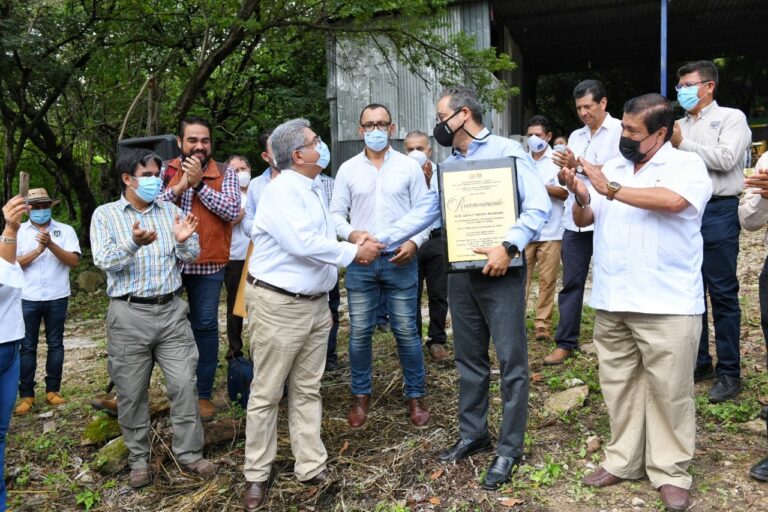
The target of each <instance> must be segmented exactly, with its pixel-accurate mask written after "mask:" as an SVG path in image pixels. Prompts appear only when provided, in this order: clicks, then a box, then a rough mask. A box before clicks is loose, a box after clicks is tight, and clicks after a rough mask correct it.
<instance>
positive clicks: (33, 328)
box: [19, 297, 69, 398]
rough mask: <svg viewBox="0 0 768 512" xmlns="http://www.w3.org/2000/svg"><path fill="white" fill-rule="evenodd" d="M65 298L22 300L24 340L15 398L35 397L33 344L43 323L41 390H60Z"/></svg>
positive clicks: (62, 363)
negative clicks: (43, 378)
mask: <svg viewBox="0 0 768 512" xmlns="http://www.w3.org/2000/svg"><path fill="white" fill-rule="evenodd" d="M68 304H69V297H63V298H61V299H56V300H22V301H21V309H22V311H23V312H24V330H25V333H24V339H23V340H22V342H21V351H20V356H19V357H20V367H21V376H20V382H19V395H20V396H21V397H22V398H24V397H34V396H35V371H36V370H37V342H38V338H39V337H40V323H41V322H45V342H46V344H47V345H48V352H47V355H46V359H45V391H46V393H47V392H49V391H56V392H58V391H59V390H60V389H61V374H62V370H63V368H64V322H65V321H66V319H67V305H68Z"/></svg>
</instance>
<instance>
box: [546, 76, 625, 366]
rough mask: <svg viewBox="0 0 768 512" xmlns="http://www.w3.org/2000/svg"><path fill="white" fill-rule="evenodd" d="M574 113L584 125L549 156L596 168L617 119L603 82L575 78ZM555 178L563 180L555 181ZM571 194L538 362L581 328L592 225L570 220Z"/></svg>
mask: <svg viewBox="0 0 768 512" xmlns="http://www.w3.org/2000/svg"><path fill="white" fill-rule="evenodd" d="M573 98H574V101H575V102H576V113H577V114H578V115H579V119H581V121H582V122H583V123H584V126H583V127H581V128H579V129H578V130H576V131H574V132H573V133H572V134H571V136H570V137H568V148H567V149H566V151H565V152H564V153H561V152H558V151H555V152H553V153H552V161H553V162H555V164H557V165H558V166H560V167H561V168H562V167H566V168H568V169H576V170H577V172H578V171H581V170H582V169H581V166H580V165H579V163H578V162H577V161H576V159H577V158H582V159H584V160H585V161H586V162H588V163H590V164H593V165H596V166H598V167H602V166H603V164H604V163H605V162H607V161H608V160H610V159H611V158H614V157H617V156H619V139H620V138H621V122H620V121H619V120H618V119H615V118H614V117H612V116H611V114H609V113H608V111H607V110H606V108H607V107H608V98H607V97H606V95H605V87H603V84H601V83H600V82H598V81H597V80H584V81H583V82H579V84H577V85H576V87H575V88H574V90H573ZM578 176H579V179H580V180H583V181H584V183H585V184H586V185H587V186H589V178H587V177H586V176H584V174H583V173H581V172H579V174H578ZM561 183H563V182H562V181H561ZM573 203H574V197H573V194H569V195H568V198H567V199H566V200H565V210H564V212H563V227H564V228H565V231H564V232H563V245H562V250H561V255H562V258H563V288H562V290H560V294H559V295H558V297H557V305H558V309H559V311H560V321H559V323H558V325H557V332H556V333H555V343H557V347H555V350H553V351H552V353H551V354H549V355H548V356H546V357H545V358H544V364H547V365H556V364H560V363H562V362H563V361H564V360H565V359H567V358H568V357H570V356H571V355H572V354H573V351H574V350H576V349H578V347H579V334H580V332H581V310H582V307H583V304H584V286H585V285H586V282H587V274H589V263H590V261H591V260H592V230H593V227H592V226H582V227H579V226H577V225H576V224H575V223H574V222H573V214H572V213H571V210H572V208H573Z"/></svg>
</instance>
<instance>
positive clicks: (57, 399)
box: [45, 391, 67, 405]
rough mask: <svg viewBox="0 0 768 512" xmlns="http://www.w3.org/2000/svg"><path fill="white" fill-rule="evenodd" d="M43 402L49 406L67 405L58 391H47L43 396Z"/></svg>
mask: <svg viewBox="0 0 768 512" xmlns="http://www.w3.org/2000/svg"><path fill="white" fill-rule="evenodd" d="M45 400H46V401H47V402H48V403H49V404H51V405H62V404H65V403H67V401H66V400H65V399H64V397H63V396H61V393H59V392H58V391H48V392H47V393H46V394H45Z"/></svg>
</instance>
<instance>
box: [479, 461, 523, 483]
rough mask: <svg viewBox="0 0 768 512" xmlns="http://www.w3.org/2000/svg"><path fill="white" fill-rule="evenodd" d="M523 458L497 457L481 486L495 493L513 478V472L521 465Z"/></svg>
mask: <svg viewBox="0 0 768 512" xmlns="http://www.w3.org/2000/svg"><path fill="white" fill-rule="evenodd" d="M522 459H523V458H522V457H505V456H504V455H497V456H496V457H494V458H493V462H492V463H491V465H490V466H489V467H488V471H487V472H486V473H485V478H483V481H482V483H481V484H480V485H482V486H483V488H484V489H488V490H491V491H495V490H496V489H498V488H499V487H501V486H502V485H504V484H505V483H507V482H509V480H510V479H511V478H512V471H514V470H515V468H516V467H517V466H519V465H520V461H521V460H522Z"/></svg>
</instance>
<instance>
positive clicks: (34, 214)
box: [29, 208, 51, 224]
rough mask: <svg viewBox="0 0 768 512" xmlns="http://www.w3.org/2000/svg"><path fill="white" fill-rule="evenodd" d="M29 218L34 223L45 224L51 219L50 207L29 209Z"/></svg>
mask: <svg viewBox="0 0 768 512" xmlns="http://www.w3.org/2000/svg"><path fill="white" fill-rule="evenodd" d="M29 220H31V221H32V222H34V223H35V224H47V223H48V221H49V220H51V209H50V208H46V209H44V210H30V212H29Z"/></svg>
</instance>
